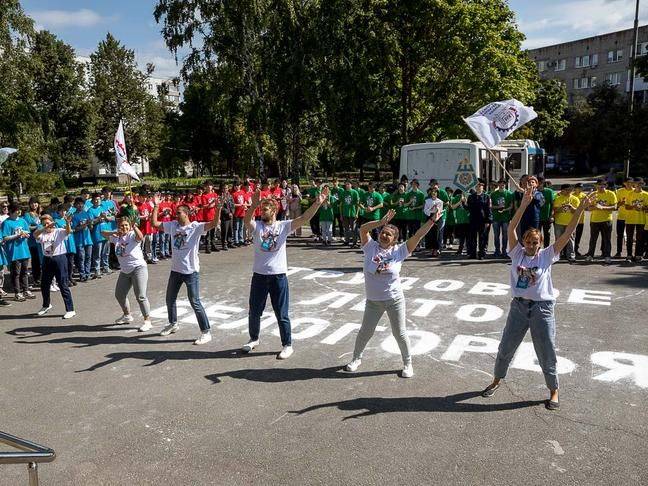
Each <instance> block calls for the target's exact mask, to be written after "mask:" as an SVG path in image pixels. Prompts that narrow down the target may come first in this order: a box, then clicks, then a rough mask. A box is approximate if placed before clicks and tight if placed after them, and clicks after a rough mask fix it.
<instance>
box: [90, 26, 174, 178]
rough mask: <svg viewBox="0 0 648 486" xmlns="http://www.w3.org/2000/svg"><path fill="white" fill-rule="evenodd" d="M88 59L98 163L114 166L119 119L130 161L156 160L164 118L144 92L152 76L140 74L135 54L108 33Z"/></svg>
mask: <svg viewBox="0 0 648 486" xmlns="http://www.w3.org/2000/svg"><path fill="white" fill-rule="evenodd" d="M90 59H91V65H90V93H91V96H92V100H93V103H94V109H95V110H96V112H97V114H98V116H97V122H96V138H95V145H94V148H95V153H96V155H97V157H98V158H99V160H100V161H101V162H102V163H103V164H105V165H106V166H110V165H111V164H112V163H113V161H114V154H113V152H112V151H113V138H114V135H115V131H116V130H117V126H118V125H119V120H123V122H124V132H125V136H126V145H127V149H128V156H129V158H130V159H132V160H134V159H135V158H137V157H148V158H149V159H153V158H155V157H157V156H158V154H159V142H160V134H161V124H162V122H163V118H164V116H163V111H161V110H160V106H159V104H158V102H157V100H156V99H155V98H154V97H153V96H151V95H150V94H148V93H147V91H146V84H145V83H146V80H147V78H148V75H150V74H151V73H147V74H144V73H142V72H141V71H140V70H139V69H138V67H137V64H136V62H135V53H134V52H133V51H132V50H130V49H127V48H126V47H124V46H123V45H122V44H121V43H120V42H119V41H118V40H117V39H115V37H113V35H112V34H110V33H108V34H107V35H106V39H105V40H103V41H101V42H100V43H99V45H98V46H97V50H96V52H94V53H92V54H91V55H90Z"/></svg>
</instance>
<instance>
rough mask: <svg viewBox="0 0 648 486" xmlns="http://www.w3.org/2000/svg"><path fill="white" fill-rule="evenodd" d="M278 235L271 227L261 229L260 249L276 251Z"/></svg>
mask: <svg viewBox="0 0 648 486" xmlns="http://www.w3.org/2000/svg"><path fill="white" fill-rule="evenodd" d="M278 237H279V232H278V231H274V230H273V229H272V228H267V229H265V230H263V232H262V233H261V249H262V250H263V251H276V250H277V238H278Z"/></svg>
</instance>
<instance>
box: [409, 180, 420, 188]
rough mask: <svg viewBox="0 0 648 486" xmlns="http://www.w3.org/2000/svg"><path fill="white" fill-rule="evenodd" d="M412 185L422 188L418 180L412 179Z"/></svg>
mask: <svg viewBox="0 0 648 486" xmlns="http://www.w3.org/2000/svg"><path fill="white" fill-rule="evenodd" d="M411 184H416V185H417V186H420V185H421V184H419V181H418V179H412V182H411Z"/></svg>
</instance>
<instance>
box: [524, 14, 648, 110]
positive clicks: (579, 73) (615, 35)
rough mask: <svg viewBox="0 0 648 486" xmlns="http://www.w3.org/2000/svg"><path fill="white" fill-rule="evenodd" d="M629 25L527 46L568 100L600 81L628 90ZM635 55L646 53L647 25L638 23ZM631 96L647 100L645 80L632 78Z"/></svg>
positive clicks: (543, 71)
mask: <svg viewBox="0 0 648 486" xmlns="http://www.w3.org/2000/svg"><path fill="white" fill-rule="evenodd" d="M633 35H634V31H633V29H627V30H621V31H618V32H612V33H610V34H603V35H597V36H594V37H588V38H586V39H580V40H575V41H571V42H564V43H562V44H556V45H552V46H546V47H540V48H537V49H530V50H529V51H528V55H529V56H530V57H531V59H532V60H533V61H534V62H535V64H536V66H537V67H538V71H539V72H540V76H541V77H542V78H543V79H559V80H560V81H562V82H563V84H564V85H565V87H566V89H567V96H568V100H569V103H570V104H571V103H573V102H574V100H575V99H577V98H578V97H586V96H587V95H588V94H590V93H591V92H592V88H594V87H596V86H597V85H600V84H602V83H609V84H610V85H612V86H617V87H618V89H620V90H623V91H624V92H625V93H628V92H629V91H630V81H629V80H630V57H631V49H632V42H633ZM637 55H638V56H645V55H648V25H644V26H641V27H639V39H638V43H637ZM635 97H636V98H637V100H639V101H642V102H644V103H648V83H647V82H645V81H644V80H643V78H641V77H636V78H635Z"/></svg>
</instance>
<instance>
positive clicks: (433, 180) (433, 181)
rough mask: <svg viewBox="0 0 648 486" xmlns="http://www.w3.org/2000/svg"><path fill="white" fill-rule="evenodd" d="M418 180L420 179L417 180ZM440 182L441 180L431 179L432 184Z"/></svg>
mask: <svg viewBox="0 0 648 486" xmlns="http://www.w3.org/2000/svg"><path fill="white" fill-rule="evenodd" d="M412 182H414V181H412ZM417 182H418V181H417ZM438 183H439V181H437V180H436V179H430V185H432V184H438Z"/></svg>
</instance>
